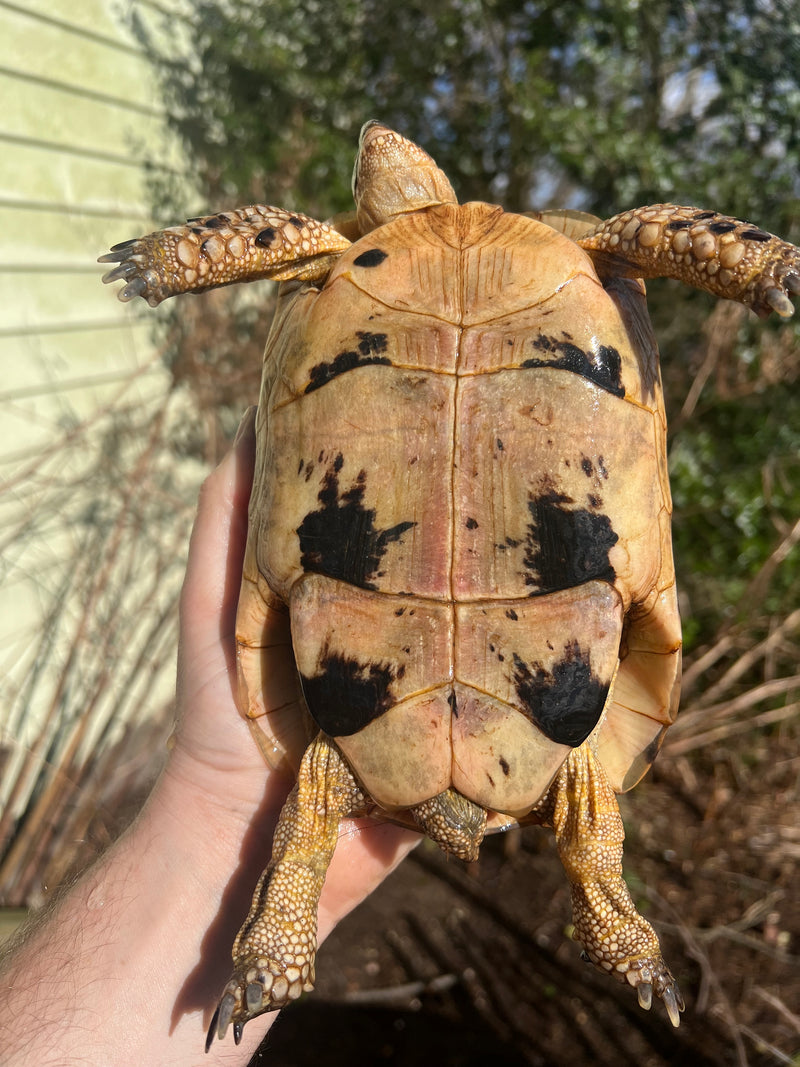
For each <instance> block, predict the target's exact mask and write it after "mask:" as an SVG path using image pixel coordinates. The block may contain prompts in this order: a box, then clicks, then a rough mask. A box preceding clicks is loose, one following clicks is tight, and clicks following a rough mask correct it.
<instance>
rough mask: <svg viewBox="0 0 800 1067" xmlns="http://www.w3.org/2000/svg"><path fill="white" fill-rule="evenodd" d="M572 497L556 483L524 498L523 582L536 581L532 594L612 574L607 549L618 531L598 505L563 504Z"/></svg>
mask: <svg viewBox="0 0 800 1067" xmlns="http://www.w3.org/2000/svg"><path fill="white" fill-rule="evenodd" d="M572 503H573V501H572V499H571V497H568V496H564V494H562V493H559V492H557V491H556V490H555V489H547V490H546V491H545V492H543V493H542V494H541V495H540V496H537V497H533V496H532V497H531V498H530V499H529V500H528V511H529V512H530V515H531V522H530V523H529V524H528V528H527V532H528V537H527V546H526V549H525V568H526V572H527V573H526V575H525V583H526V585H532V586H535V587H536V588H535V594H534V595H541V594H544V593H553V592H556V591H557V590H559V589H571V588H573V587H574V586H576V585H582V584H583V583H584V582H591V581H594V580H597V579H599V580H601V581H606V582H613V581H614V579H615V578H616V572H615V571H614V568H613V567H612V565H611V562H610V560H609V558H608V554H609V552H610V551H611V549H612V548H613V547H614V545H615V544H616V543H617V541H618V540H619V537H618V535H617V534H616V533H615V532H614V530H613V529H612V526H611V520H610V519H609V517H608V515H603V514H598V512H597V511H590V510H589V509H587V508H571V507H568V506H567V505H569V504H572Z"/></svg>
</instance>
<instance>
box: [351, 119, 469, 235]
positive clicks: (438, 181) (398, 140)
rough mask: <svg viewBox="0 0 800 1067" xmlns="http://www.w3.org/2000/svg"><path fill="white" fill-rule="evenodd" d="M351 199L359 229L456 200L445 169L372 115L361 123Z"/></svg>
mask: <svg viewBox="0 0 800 1067" xmlns="http://www.w3.org/2000/svg"><path fill="white" fill-rule="evenodd" d="M353 199H354V200H355V202H356V209H357V212H358V228H359V230H360V232H361V233H362V234H365V233H369V232H370V230H374V229H375V228H376V227H378V226H382V225H383V224H384V223H386V222H390V221H391V220H392V219H395V218H397V217H398V216H399V215H405V214H407V213H408V212H410V211H420V210H421V209H422V208H427V207H434V206H435V205H437V204H457V203H458V201H457V200H456V194H455V193H454V192H453V188H452V186H451V185H450V182H449V181H448V179H447V176H446V175H445V173H444V171H441V170H439V168H438V167H437V166H436V163H435V161H434V160H433V159H432V158H431V157H430V156H429V155H428V153H427V152H425V151H423V149H421V148H420V147H419V145H416V144H414V142H413V141H409V140H407V139H406V138H405V137H403V136H402V135H401V134H399V133H395V131H394V130H390V129H389V127H388V126H384V125H383V123H380V122H376V121H375V120H374V119H372V120H370V121H369V122H366V123H365V124H364V125H363V126H362V128H361V137H360V138H359V142H358V155H357V156H356V165H355V168H354V170H353Z"/></svg>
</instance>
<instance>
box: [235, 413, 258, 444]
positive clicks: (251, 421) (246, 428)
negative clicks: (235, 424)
mask: <svg viewBox="0 0 800 1067" xmlns="http://www.w3.org/2000/svg"><path fill="white" fill-rule="evenodd" d="M257 411H258V408H257V407H256V405H255V404H251V405H250V407H249V408H248V409H247V411H245V413H244V415H242V421H241V422H240V423H239V428H238V429H237V431H236V436H235V437H234V439H233V447H234V448H236V446H237V445H238V444H239V442H240V441H241V439H242V438H243V437H244V436H245V434H249V433H251V432H252V429H253V426H254V425H255V421H256V412H257Z"/></svg>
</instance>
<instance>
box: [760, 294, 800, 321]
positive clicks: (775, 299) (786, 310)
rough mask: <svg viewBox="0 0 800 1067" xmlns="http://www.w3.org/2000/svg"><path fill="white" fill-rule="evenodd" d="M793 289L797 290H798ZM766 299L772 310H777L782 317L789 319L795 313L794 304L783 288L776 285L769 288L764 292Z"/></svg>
mask: <svg viewBox="0 0 800 1067" xmlns="http://www.w3.org/2000/svg"><path fill="white" fill-rule="evenodd" d="M793 291H794V292H797V291H798V290H793ZM764 299H765V300H766V302H767V303H768V304H769V306H770V307H771V308H772V310H773V311H777V312H778V314H779V315H780V316H781V317H782V318H784V319H787V318H789V316H790V315H793V314H794V304H793V303H792V302H791V300H790V299H789V297H788V296H787V295H786V293H784V291H783V290H782V289H778V288H777V287H774V286H773V287H772V288H771V289H767V291H766V292H765V293H764Z"/></svg>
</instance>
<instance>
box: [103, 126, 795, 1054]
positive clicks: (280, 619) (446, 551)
mask: <svg viewBox="0 0 800 1067" xmlns="http://www.w3.org/2000/svg"><path fill="white" fill-rule="evenodd" d="M353 193H354V198H355V204H356V211H355V213H354V214H350V215H345V216H341V217H337V218H334V219H333V220H332V221H330V222H327V223H325V222H319V221H316V220H314V219H312V218H309V217H307V216H305V215H302V214H299V213H293V212H290V211H285V210H282V209H279V208H275V207H269V206H262V205H254V206H248V207H244V208H240V209H238V210H234V211H225V212H221V213H219V214H216V215H209V216H204V217H201V218H194V219H190V220H189V221H188V223H187V224H186V225H185V226H177V227H173V228H171V229H167V230H164V231H160V232H157V233H153V234H150V235H148V236H146V237H143V238H140V239H138V240H133V241H128V242H125V243H123V244H121V245H116V246H115V247H114V248H113V249H112V251H111V252H110V253H109V254H107V255H105V256H103V257H102V258H101V262H111V263H115V264H117V265H116V266H115V267H114V268H113V269H111V270H110V271H109V272H108V273H107V274H106V275H105V276H104V279H103V280H104V281H106V282H113V281H117V280H119V279H122V280H124V282H125V285H124V287H123V288H122V289H121V290H120V292H119V294H118V295H119V297H120V299H122V300H130V299H132V298H133V297H135V296H141V297H143V298H144V299H145V300H146V301H147V302H148V303H149V304H151V305H152V306H155V305H157V304H159V303H160V302H161V301H162V300H164V299H166V298H167V297H169V296H172V295H175V294H178V293H184V292H191V293H199V292H201V291H204V290H206V289H210V288H213V287H216V286H220V285H228V284H232V283H234V282H239V281H252V280H254V279H258V278H271V279H274V280H278V281H282V282H284V283H285V284H284V285H283V286H282V287H281V288H280V290H279V295H278V303H277V309H276V311H275V316H274V320H273V325H272V329H271V332H270V335H269V339H268V341H267V346H266V353H265V357H264V373H263V383H262V388H261V396H260V402H259V407H258V414H257V423H256V435H257V455H256V468H255V477H254V484H253V490H252V496H251V502H250V518H249V534H248V541H247V549H246V555H245V562H244V574H243V579H242V587H241V594H240V600H239V609H238V616H237V651H238V670H239V679H240V705H241V711H242V713H243V714H244V715H245V716H246V717H247V718H248V720H249V721H250V723H251V724H252V725H253V727H254V734H255V735H256V737H257V739H258V740H259V743H260V745H261V748H262V751H263V752H264V755H265V757H266V758H267V760H268V761H269V763H270V764H272V765H275V766H277V765H281V764H283V765H287V764H288V765H289V766H291V767H292V769H293V770H294V771H295V772H296V779H297V780H296V784H295V787H294V789H293V791H292V793H291V794H290V796H289V799H288V800H287V802H286V805H285V807H284V809H283V812H282V814H281V816H280V820H279V823H278V827H277V830H276V833H275V838H274V842H273V854H272V859H271V862H270V864H269V866H268V867H267V869H266V871H265V872H264V874H263V875H262V877H261V880H260V881H259V884H258V886H257V888H256V891H255V895H254V898H253V904H252V907H251V910H250V913H249V915H248V917H247V919H246V921H245V923H244V925H243V927H242V929H241V931H240V932H239V934H238V936H237V939H236V941H235V944H234V947H233V959H234V974H233V977H232V978H231V980H230V982H229V983H228V984H227V986H226V987H225V990H224V992H223V994H222V997H221V1000H220V1002H219V1006H218V1008H217V1010H216V1013H215V1015H214V1018H213V1020H212V1023H211V1028H210V1031H209V1034H208V1041H207V1046H206V1047H207V1048H208V1047H210V1044H211V1042H212V1041H213V1039H214V1037H215V1036H218V1037H219V1038H223V1037H224V1036H225V1034H226V1032H227V1030H228V1028H229V1026H230V1025H231V1024H233V1032H234V1038H235V1040H236V1041H237V1043H238V1041H239V1040H240V1038H241V1034H242V1028H243V1026H244V1024H245V1022H247V1021H248V1020H249V1019H252V1018H254V1017H255V1016H257V1015H259V1014H261V1013H262V1012H266V1011H271V1010H274V1009H278V1008H281V1007H283V1006H284V1005H286V1004H287V1003H289V1002H290V1001H292V1000H294V999H296V998H297V997H298V996H299V995H300V994H301V993H302V992H303V991H304V990H309V989H311V988H312V986H313V980H314V955H315V947H316V912H317V905H318V901H319V895H320V891H321V888H322V884H323V881H324V878H325V871H326V869H327V866H328V864H329V862H330V859H331V857H332V855H333V851H334V848H335V844H336V838H337V832H338V827H339V823H340V820H341V819H343V818H346V817H349V816H354V815H362V814H365V813H370V814H374V815H376V816H378V817H382V818H392V819H396V820H399V821H406V822H409V821H410V822H411V823H413V825H415V826H417V827H418V828H419V829H420V830H422V831H423V832H424V833H425V834H427V835H428V837H430V838H432V839H433V841H435V842H436V843H437V845H439V846H440V847H441V848H442V849H444V850H445V851H446V852H449V853H452V854H455V855H456V856H459V857H462V858H464V859H472V858H474V857H476V856H477V854H478V849H479V846H480V844H481V841H482V838H483V836H484V834H485V833H486V832H487V831H488V830H490V829H497V828H504V827H506V826H509V825H512V824H515V823H538V824H541V825H543V826H547V827H551V828H552V829H553V831H554V832H555V836H556V840H557V844H558V849H559V853H560V857H561V860H562V862H563V866H564V869H565V872H566V875H567V878H568V879H569V882H570V885H571V894H572V906H573V913H574V926H575V937H576V939H577V940H578V941H580V942H581V943H582V945H583V950H584V954H585V956H586V957H587V958H588V959H589V960H591V961H592V962H593V963H594V964H596V965H597V966H598V967H599V968H600V969H601V970H602V971H605V972H607V973H609V974H611V975H613V976H615V977H616V978H617V979H619V980H620V981H622V982H627V983H629V984H630V985H631V986H633V987H634V988H635V989H636V990H637V993H638V999H639V1003H640V1004H641V1005H642V1006H643V1007H644V1008H649V1007H650V1006H651V1003H652V998H653V994H655V995H656V997H659V998H661V1000H662V1001H663V1003H664V1005H665V1007H666V1011H667V1013H668V1015H669V1018H670V1020H671V1021H672V1023H673V1025H675V1026H678V1025H679V1022H680V1012H681V1011H682V1010H683V1008H684V1004H683V1000H682V998H681V994H680V992H679V989H678V986H677V983H676V982H675V980H674V978H673V976H672V974H671V973H670V971H669V968H668V966H667V964H666V963H665V962H664V960H663V958H662V955H661V949H660V946H659V942H658V938H657V936H656V934H655V932H654V930H653V929H652V927H651V926H650V924H649V923H648V922H647V921H646V920H645V919H644V918H643V917H642V916H641V915H639V913H638V912H637V910H636V907H635V905H634V903H633V901H632V899H631V896H630V894H629V892H628V889H627V887H626V885H625V882H624V881H623V879H622V843H623V837H624V831H623V826H622V820H621V817H620V814H619V809H618V806H617V801H616V796H615V794H616V793H619V792H624V791H626V790H628V789H630V788H632V787H633V786H634V785H635V784H636V783H637V782H638V781H639V780H640V779H641V778H642V776H643V775H644V774H645V773H646V771H647V770H648V768H649V767H650V765H651V764H652V762H653V760H654V759H655V757H656V755H657V753H658V750H659V748H660V746H661V743H662V740H663V737H664V734H665V731H666V730H667V729H668V727H669V726H670V724H671V723H672V722H673V721H674V718H675V715H676V712H677V705H678V688H679V678H680V656H681V631H680V622H679V616H678V606H677V597H676V587H675V573H674V567H673V559H672V547H671V533H670V515H671V501H670V490H669V483H668V477H667V463H666V423H665V415H664V403H663V397H662V390H661V380H660V370H659V359H658V350H657V347H656V342H655V339H654V336H653V332H652V328H651V325H650V321H649V318H648V314H647V308H646V303H645V290H644V284H643V281H642V279H643V278H647V277H655V276H669V277H673V278H677V279H680V280H682V281H683V282H685V283H687V284H689V285H692V286H695V287H697V288H700V289H704V290H706V291H708V292H710V293H713V294H715V295H716V296H719V297H724V298H727V299H731V300H738V301H741V302H742V303H744V304H746V305H747V306H748V307H750V308H752V309H753V310H754V311H755V312H756V313H757V314H759V315H760V316H762V317H763V316H766V315H768V314H769V313H770V312H771V311H773V310H774V311H776V312H777V313H778V314H779V315H781V316H788V315H791V314H792V312H793V306H792V303H791V301H790V299H789V297H788V295H787V290H788V291H789V292H792V293H798V292H800V249H797V248H795V247H794V246H792V245H790V244H787V243H785V242H784V241H782V240H780V239H779V238H778V237H775V236H773V235H772V234H769V233H766V232H765V231H763V230H761V229H759V228H758V227H756V226H754V225H751V224H750V223H747V222H743V221H740V220H737V219H734V218H729V217H727V216H725V215H720V214H718V213H717V212H714V211H704V210H699V209H697V208H693V207H681V206H676V205H673V204H656V205H652V206H647V207H642V208H637V209H635V210H630V211H625V212H623V213H622V214H619V215H615V216H614V217H613V218H611V219H609V220H608V221H606V222H601V221H600V220H598V219H594V218H592V217H591V216H587V215H582V214H579V213H575V212H550V213H529V214H526V215H521V214H513V213H508V212H505V211H504V210H503V209H502V208H501V207H498V206H496V205H493V204H486V203H465V204H459V203H458V201H457V199H456V196H455V194H454V192H453V190H452V187H451V185H450V182H449V181H448V179H447V177H446V176H445V174H444V173H443V172H442V171H441V170H440V169H439V168H438V167H437V166H436V163H435V162H434V160H433V159H432V158H431V157H430V156H429V155H428V154H427V153H426V152H425V151H423V150H422V149H421V148H420V147H418V146H417V145H416V144H414V143H413V142H411V141H410V140H408V139H406V138H405V137H403V136H401V135H400V134H399V133H396V132H394V131H392V130H390V129H389V128H388V127H386V126H384V125H382V124H381V123H378V122H375V121H372V122H368V123H366V125H365V126H364V127H363V129H362V131H361V137H360V142H359V150H358V155H357V160H356V166H355V171H354V175H353ZM287 612H288V616H289V619H290V624H291V642H292V646H293V652H294V663H293V665H292V672H293V673H292V677H291V678H289V679H287V687H288V688H287V699H286V701H285V703H284V704H282V706H281V707H279V708H273V707H269V706H265V702H264V697H263V693H262V678H261V656H262V650H263V647H264V646H265V645H266V644H268V643H269V640H270V638H271V635H273V634H274V633H276V632H279V631H280V628H281V627H282V626H283V627H285V619H286V614H287ZM295 665H296V672H295V671H294V667H295ZM320 798H322V802H320Z"/></svg>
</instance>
